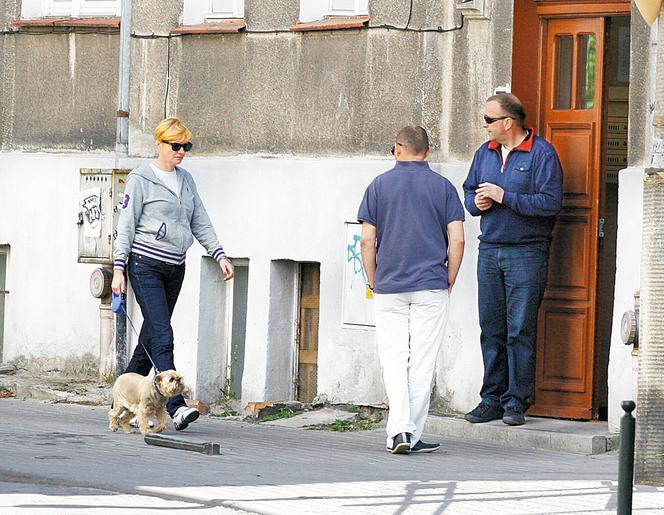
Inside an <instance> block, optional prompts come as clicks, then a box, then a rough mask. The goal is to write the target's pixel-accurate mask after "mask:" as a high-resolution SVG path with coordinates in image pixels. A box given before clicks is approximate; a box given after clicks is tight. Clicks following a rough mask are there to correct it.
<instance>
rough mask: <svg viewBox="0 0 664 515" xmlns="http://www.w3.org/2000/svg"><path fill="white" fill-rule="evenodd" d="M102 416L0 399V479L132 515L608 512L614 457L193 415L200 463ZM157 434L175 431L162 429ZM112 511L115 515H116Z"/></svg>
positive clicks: (647, 504) (662, 504)
mask: <svg viewBox="0 0 664 515" xmlns="http://www.w3.org/2000/svg"><path fill="white" fill-rule="evenodd" d="M106 412H107V408H106V407H87V406H77V405H67V404H50V403H45V402H37V401H18V400H13V399H0V415H1V416H0V438H1V441H2V447H1V448H0V449H1V450H0V452H1V459H0V477H1V478H2V480H3V481H13V482H17V483H21V484H24V485H26V488H28V489H29V485H36V484H39V483H41V484H43V483H46V484H50V485H52V486H66V487H70V488H72V487H75V488H94V489H100V490H103V491H106V492H113V493H114V495H115V496H117V499H118V503H120V504H121V503H122V502H126V500H127V499H129V498H128V497H126V496H140V499H142V501H141V502H140V503H134V508H135V509H132V510H129V511H131V512H132V513H147V512H148V511H144V510H147V509H148V508H147V507H146V506H150V501H149V499H150V498H152V497H154V498H155V499H154V506H153V507H152V508H153V509H154V512H155V513H156V512H157V511H159V509H158V505H160V503H162V502H163V501H164V500H168V501H173V502H178V503H189V505H190V506H191V512H192V513H194V512H196V511H199V509H200V510H204V511H203V513H207V511H205V510H209V512H210V513H212V512H215V513H216V511H214V508H233V509H238V510H242V511H244V512H249V513H274V514H293V513H298V514H299V513H343V514H356V513H357V514H360V513H362V514H388V513H389V514H397V513H445V514H454V515H456V514H473V515H477V514H483V513H490V514H491V515H503V514H504V515H507V514H509V515H521V514H523V515H526V514H549V513H557V514H560V513H562V514H581V513H593V514H612V513H615V510H616V487H617V483H616V478H617V468H618V459H617V455H616V454H615V453H604V454H599V455H592V456H586V455H579V454H570V453H564V452H555V451H542V450H525V449H517V448H513V447H509V446H507V445H505V444H501V443H491V442H477V441H464V440H454V439H449V438H444V439H438V440H439V441H441V443H442V450H441V452H438V453H434V454H427V455H410V456H393V455H391V454H388V453H386V452H385V450H384V433H383V431H382V430H380V429H377V430H372V431H361V432H353V433H333V432H328V431H312V430H305V429H292V428H283V427H275V426H264V425H252V424H246V423H243V422H238V421H226V420H223V419H217V418H212V417H201V419H199V421H198V422H196V423H195V424H192V425H191V426H190V428H189V429H187V431H185V432H183V433H177V435H178V436H182V437H189V438H191V439H194V440H208V441H214V442H218V443H220V444H221V452H222V455H221V456H203V455H198V454H194V453H190V452H186V451H176V450H172V449H165V448H159V447H152V446H148V445H145V443H144V442H143V439H142V437H141V435H139V434H133V435H126V434H124V433H111V432H110V431H109V430H108V428H107V419H106ZM166 434H171V435H173V434H176V433H175V431H174V430H173V429H172V428H169V429H168V430H167V432H166ZM434 439H435V437H432V436H427V440H434ZM38 487H41V485H38V486H35V487H34V488H35V489H36V488H38ZM0 491H2V489H1V488H0ZM34 494H35V496H36V495H37V494H38V492H37V491H36V492H34ZM12 499H16V497H13V496H12V495H6V494H3V495H0V513H12V514H14V513H34V512H39V513H42V512H43V511H42V509H40V508H39V502H38V501H37V500H35V499H37V497H34V499H33V501H32V504H30V508H31V509H32V510H33V511H32V512H30V511H18V510H19V509H23V508H24V505H23V506H20V505H16V504H15V503H13V501H12ZM56 499H58V498H57V497H56ZM63 502H64V501H63ZM66 502H67V503H68V505H72V504H71V503H72V502H73V501H72V499H71V498H68V500H67V501H66ZM74 504H76V503H74ZM120 504H117V505H116V506H117V508H118V510H117V511H116V512H120V511H122V512H125V511H126V510H122V509H121V508H120ZM106 505H107V506H109V505H113V500H110V501H108V502H107V503H106ZM76 506H78V507H79V508H80V511H75V510H72V509H69V510H68V509H66V507H63V508H62V509H59V505H58V503H57V502H54V501H52V500H51V502H50V504H49V505H48V506H44V507H43V508H49V509H51V510H55V511H51V512H50V513H93V512H94V513H96V510H95V507H94V505H92V504H90V505H89V506H87V507H86V506H85V502H81V504H80V505H76ZM165 509H166V508H165ZM663 510H664V488H659V489H657V488H653V487H637V488H636V491H635V494H634V513H638V514H656V513H657V514H661V513H663ZM169 511H170V510H169Z"/></svg>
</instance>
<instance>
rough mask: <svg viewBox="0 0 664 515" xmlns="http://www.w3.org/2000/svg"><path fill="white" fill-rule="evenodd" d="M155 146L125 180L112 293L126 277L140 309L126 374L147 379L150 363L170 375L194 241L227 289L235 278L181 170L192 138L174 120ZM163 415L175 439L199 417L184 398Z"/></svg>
mask: <svg viewBox="0 0 664 515" xmlns="http://www.w3.org/2000/svg"><path fill="white" fill-rule="evenodd" d="M154 138H155V144H156V146H157V152H158V154H159V155H158V157H157V159H155V160H154V161H153V162H151V163H150V164H147V165H142V166H139V167H138V168H136V169H135V170H133V171H132V172H131V173H130V174H129V176H128V178H127V183H126V187H125V196H124V201H123V204H122V211H121V213H120V218H119V220H118V228H117V239H116V241H115V250H114V252H113V282H112V285H111V288H112V290H113V292H114V293H115V294H116V295H120V294H122V293H125V292H126V283H125V272H126V274H127V276H128V278H129V281H130V282H131V286H132V289H133V290H134V294H135V296H136V300H137V302H138V305H139V306H140V308H141V313H142V314H143V320H144V321H143V326H142V327H141V332H140V335H139V342H140V343H139V345H137V346H136V349H135V350H134V354H133V356H132V358H131V361H130V362H129V365H128V366H127V370H126V371H125V372H135V373H137V374H141V375H144V376H147V375H148V374H149V373H150V369H151V368H152V362H151V361H150V358H152V361H153V362H154V365H155V367H156V368H158V369H159V371H164V370H171V369H173V370H174V369H175V364H174V356H173V328H172V327H171V315H172V314H173V309H174V308H175V303H176V301H177V298H178V295H179V293H180V288H181V286H182V281H183V279H184V273H185V255H186V252H187V249H188V248H189V247H190V246H191V244H192V243H193V241H194V237H195V238H196V239H197V240H198V241H199V242H200V243H201V245H203V247H205V249H206V250H207V252H208V254H209V255H210V256H212V257H213V258H214V259H215V260H216V261H217V262H218V263H219V267H220V268H221V271H222V273H223V276H224V280H225V281H227V280H229V279H231V278H232V277H233V273H234V272H233V265H232V264H231V262H230V261H229V260H228V258H227V257H226V254H225V253H224V249H223V247H222V246H221V244H220V243H219V240H218V238H217V235H216V233H215V231H214V228H213V227H212V223H211V222H210V218H209V216H208V214H207V212H206V211H205V207H204V206H203V203H202V202H201V199H200V197H199V196H198V192H197V190H196V184H195V183H194V179H193V178H192V176H191V174H190V173H189V172H187V171H186V170H185V169H184V168H182V167H181V166H180V163H182V160H183V159H184V157H185V155H186V153H187V152H188V151H190V150H191V148H192V143H191V139H192V134H191V132H190V131H189V129H187V128H186V127H185V126H184V125H183V124H182V122H180V120H179V119H178V118H166V119H165V120H162V121H161V122H160V123H159V124H158V125H157V128H156V129H155V132H154ZM141 344H142V345H141ZM146 350H147V352H149V356H148V354H147V353H146ZM167 410H168V414H169V415H170V416H171V418H172V419H173V423H174V426H175V429H176V430H178V431H181V430H182V429H185V428H186V427H187V426H188V425H189V424H190V423H192V422H193V421H195V420H196V419H197V418H198V417H199V415H200V414H199V412H198V411H197V410H196V409H194V408H189V407H187V405H186V403H185V401H184V398H183V397H182V395H177V396H175V397H171V398H170V399H169V401H168V404H167Z"/></svg>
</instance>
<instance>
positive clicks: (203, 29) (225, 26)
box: [171, 18, 247, 34]
mask: <svg viewBox="0 0 664 515" xmlns="http://www.w3.org/2000/svg"><path fill="white" fill-rule="evenodd" d="M246 26H247V24H246V23H245V22H244V19H243V18H229V19H226V20H218V21H217V20H215V21H208V22H205V23H199V24H198V25H180V26H178V27H175V28H174V29H172V30H171V34H236V33H238V32H240V31H241V30H243V29H244V28H245V27H246Z"/></svg>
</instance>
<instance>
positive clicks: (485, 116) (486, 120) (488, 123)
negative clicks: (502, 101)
mask: <svg viewBox="0 0 664 515" xmlns="http://www.w3.org/2000/svg"><path fill="white" fill-rule="evenodd" d="M483 116H484V121H485V122H486V124H487V125H491V124H492V123H494V122H497V121H498V120H505V119H506V118H511V119H512V120H514V116H498V117H497V118H491V117H490V116H487V115H483Z"/></svg>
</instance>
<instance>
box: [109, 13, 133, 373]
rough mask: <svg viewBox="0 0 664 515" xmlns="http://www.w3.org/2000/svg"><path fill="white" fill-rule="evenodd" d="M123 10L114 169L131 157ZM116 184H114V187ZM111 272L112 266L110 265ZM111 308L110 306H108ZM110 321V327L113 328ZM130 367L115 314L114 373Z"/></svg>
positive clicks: (123, 325) (122, 325) (122, 321)
mask: <svg viewBox="0 0 664 515" xmlns="http://www.w3.org/2000/svg"><path fill="white" fill-rule="evenodd" d="M121 9H122V10H121V13H120V50H119V52H118V54H119V63H118V113H117V127H116V134H115V168H116V169H119V168H120V166H119V161H120V159H122V158H127V157H128V156H129V95H130V86H131V82H130V79H131V9H132V2H131V0H122V3H121ZM115 186H116V185H115V184H114V187H115ZM111 273H112V268H111ZM109 307H110V306H109ZM112 324H113V321H112V319H111V321H110V327H111V328H112V327H113V325H112ZM125 368H127V318H126V317H125V315H124V314H122V313H116V314H115V363H114V369H115V370H114V371H115V375H119V374H122V373H123V372H124V370H125Z"/></svg>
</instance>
